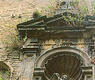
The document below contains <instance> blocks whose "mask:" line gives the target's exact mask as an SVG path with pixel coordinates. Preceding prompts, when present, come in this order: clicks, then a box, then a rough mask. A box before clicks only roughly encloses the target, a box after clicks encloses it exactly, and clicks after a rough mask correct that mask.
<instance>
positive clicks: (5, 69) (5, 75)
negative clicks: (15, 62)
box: [0, 61, 11, 80]
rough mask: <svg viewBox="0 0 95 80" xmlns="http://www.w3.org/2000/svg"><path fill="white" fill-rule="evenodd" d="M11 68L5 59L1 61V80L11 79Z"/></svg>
mask: <svg viewBox="0 0 95 80" xmlns="http://www.w3.org/2000/svg"><path fill="white" fill-rule="evenodd" d="M10 74H11V72H10V68H9V66H8V65H7V64H5V63H4V62H3V61H0V80H10Z"/></svg>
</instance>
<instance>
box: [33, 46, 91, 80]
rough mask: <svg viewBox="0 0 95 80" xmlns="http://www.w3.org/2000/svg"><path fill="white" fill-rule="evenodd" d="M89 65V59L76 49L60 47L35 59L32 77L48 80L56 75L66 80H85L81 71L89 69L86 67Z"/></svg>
mask: <svg viewBox="0 0 95 80" xmlns="http://www.w3.org/2000/svg"><path fill="white" fill-rule="evenodd" d="M90 65H91V63H90V58H89V56H88V55H87V54H86V53H83V52H82V51H80V50H78V49H76V48H68V47H64V48H62V47H60V48H55V49H52V50H49V51H47V52H45V53H43V54H42V55H41V56H40V57H39V58H38V59H37V61H36V62H35V69H34V76H35V75H36V74H37V75H36V77H37V76H39V75H41V77H40V78H41V80H45V79H46V80H48V79H49V80H50V79H51V78H52V76H53V75H54V74H55V73H57V74H58V75H59V77H60V78H62V76H64V75H65V76H67V79H68V80H85V74H84V72H83V71H84V70H85V69H86V70H85V71H86V72H87V71H88V70H87V69H91V68H90V67H88V66H90ZM82 67H84V69H83V68H82ZM42 73H43V74H42ZM40 78H39V79H40ZM37 79H38V78H37ZM53 80H57V79H53Z"/></svg>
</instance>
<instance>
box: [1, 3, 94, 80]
mask: <svg viewBox="0 0 95 80" xmlns="http://www.w3.org/2000/svg"><path fill="white" fill-rule="evenodd" d="M26 2H27V1H26ZM2 3H3V2H2ZM31 3H32V2H31ZM37 3H38V2H37ZM16 4H19V2H17V3H16ZM43 4H44V3H43ZM22 5H23V4H22ZM20 7H22V6H21V5H20ZM20 7H19V8H20ZM25 9H27V8H25ZM9 11H10V10H9ZM19 11H20V10H19ZM22 11H24V10H22ZM22 11H21V12H22ZM29 11H30V10H29ZM13 12H14V11H13ZM25 12H26V11H25ZM18 13H20V12H18ZM30 13H31V12H30ZM30 13H29V15H28V16H30V15H31V14H32V13H31V14H30ZM10 15H11V13H10ZM40 19H41V20H39V19H38V20H37V21H36V20H35V19H33V20H34V22H31V20H30V21H27V22H25V23H26V25H25V23H21V24H18V23H17V24H18V25H17V28H18V31H19V36H20V38H21V39H22V38H25V37H27V39H26V41H25V43H24V45H23V47H22V50H21V51H20V52H19V51H14V52H13V53H12V54H6V55H4V54H2V53H5V52H3V51H4V50H3V51H2V48H3V45H1V49H0V63H3V64H4V65H6V66H7V67H6V66H4V67H3V68H1V67H0V69H5V70H6V71H7V70H8V71H9V72H10V75H9V80H44V79H45V80H46V79H52V78H51V77H52V75H53V74H54V73H58V74H59V75H60V76H62V75H67V77H68V78H69V79H74V80H94V79H95V64H94V62H92V63H91V58H93V56H94V54H95V53H94V45H95V44H94V35H95V32H94V26H95V24H94V25H93V26H91V25H90V26H89V25H88V26H86V27H85V28H83V29H81V28H77V29H76V28H75V29H74V28H73V29H71V28H70V27H69V28H68V29H67V28H66V27H65V26H63V24H62V25H61V26H63V27H60V26H59V25H57V24H56V23H57V22H54V20H56V19H59V17H58V18H55V19H54V20H52V19H51V20H49V21H48V19H49V18H46V17H45V18H40ZM58 21H59V22H60V19H59V20H58ZM49 22H51V23H49ZM38 23H41V25H40V24H38ZM42 23H44V24H42ZM52 23H53V24H54V25H53V24H52ZM88 23H89V22H88ZM34 24H35V25H34ZM92 24H93V23H92ZM51 25H53V26H55V27H54V28H51V27H53V26H51ZM29 26H30V27H29ZM33 26H36V28H32V27H33ZM39 26H41V27H39ZM43 26H44V27H43ZM47 26H48V27H49V28H48V27H47ZM56 26H57V27H56ZM24 27H26V28H24ZM58 27H59V28H58ZM64 27H65V28H64ZM57 29H58V30H57ZM88 30H89V31H90V32H88ZM24 33H25V34H24ZM26 34H27V35H26ZM55 59H56V60H55ZM55 64H56V65H55ZM60 64H62V65H60ZM75 64H76V65H75ZM78 64H79V65H80V66H78ZM56 67H57V68H56ZM62 67H63V68H62ZM61 70H62V72H61ZM76 71H77V73H76Z"/></svg>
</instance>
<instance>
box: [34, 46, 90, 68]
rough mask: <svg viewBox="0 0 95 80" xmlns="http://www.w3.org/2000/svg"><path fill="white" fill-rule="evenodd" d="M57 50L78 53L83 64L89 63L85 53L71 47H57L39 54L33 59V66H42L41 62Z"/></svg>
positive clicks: (87, 64)
mask: <svg viewBox="0 0 95 80" xmlns="http://www.w3.org/2000/svg"><path fill="white" fill-rule="evenodd" d="M58 52H72V53H73V54H75V55H78V56H79V57H80V58H81V59H82V60H83V62H84V65H85V66H89V65H91V62H90V57H89V56H88V54H87V53H84V52H83V51H81V50H79V49H76V48H72V47H59V48H54V49H51V50H48V51H46V52H44V53H43V54H42V55H40V56H39V57H38V59H37V60H36V61H35V68H40V67H43V64H44V62H45V61H46V60H47V58H48V57H49V56H51V55H54V54H56V53H58Z"/></svg>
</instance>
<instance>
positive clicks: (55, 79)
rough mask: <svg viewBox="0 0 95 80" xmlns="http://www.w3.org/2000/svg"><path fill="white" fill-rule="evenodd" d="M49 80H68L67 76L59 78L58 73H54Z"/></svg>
mask: <svg viewBox="0 0 95 80" xmlns="http://www.w3.org/2000/svg"><path fill="white" fill-rule="evenodd" d="M50 80H68V79H67V75H62V76H61V77H60V75H59V73H54V74H53V75H52V77H51V78H50Z"/></svg>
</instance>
